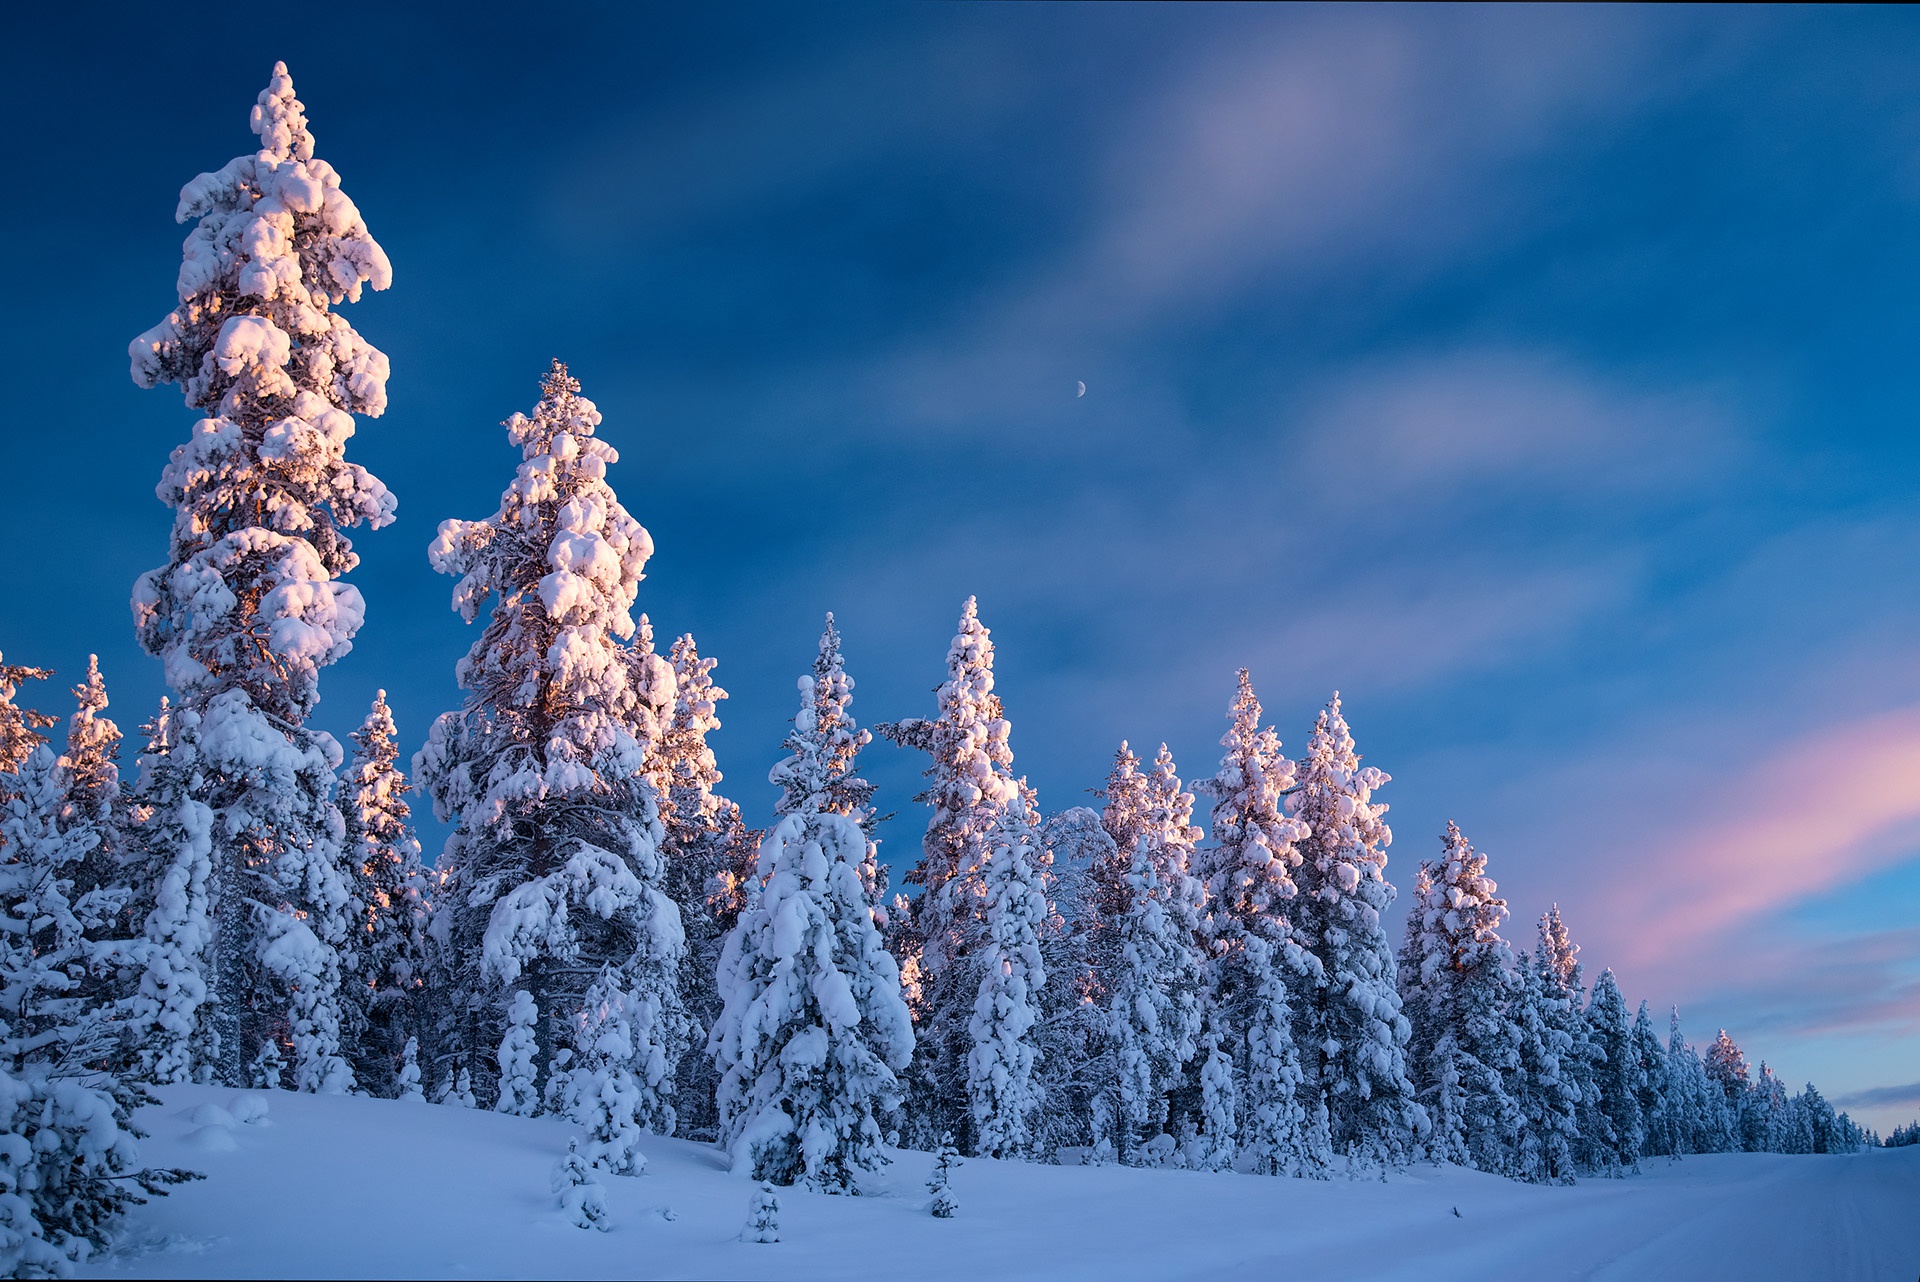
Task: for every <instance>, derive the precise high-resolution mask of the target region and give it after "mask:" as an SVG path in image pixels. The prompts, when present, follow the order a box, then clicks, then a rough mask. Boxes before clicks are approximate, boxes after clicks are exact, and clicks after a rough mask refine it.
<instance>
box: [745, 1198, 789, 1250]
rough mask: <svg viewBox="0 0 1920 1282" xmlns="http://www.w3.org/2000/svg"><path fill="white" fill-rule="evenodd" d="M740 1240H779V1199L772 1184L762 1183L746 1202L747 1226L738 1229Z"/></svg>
mask: <svg viewBox="0 0 1920 1282" xmlns="http://www.w3.org/2000/svg"><path fill="white" fill-rule="evenodd" d="M740 1240H741V1241H742V1242H778V1241H779V1240H780V1199H779V1198H777V1197H775V1196H774V1195H773V1185H771V1184H762V1185H761V1186H760V1187H759V1188H756V1189H755V1190H754V1191H753V1198H752V1200H751V1201H749V1202H748V1203H747V1226H746V1227H745V1228H743V1229H741V1230H740Z"/></svg>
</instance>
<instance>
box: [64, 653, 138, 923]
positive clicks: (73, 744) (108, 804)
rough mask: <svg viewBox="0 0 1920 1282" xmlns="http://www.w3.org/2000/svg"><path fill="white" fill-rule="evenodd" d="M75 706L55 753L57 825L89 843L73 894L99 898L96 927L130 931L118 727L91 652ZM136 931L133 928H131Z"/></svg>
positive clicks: (76, 690)
mask: <svg viewBox="0 0 1920 1282" xmlns="http://www.w3.org/2000/svg"><path fill="white" fill-rule="evenodd" d="M73 697H74V702H75V704H76V706H75V708H74V711H73V716H72V717H71V718H69V719H68V721H67V750H66V751H65V752H63V753H61V754H60V760H59V770H60V791H61V804H60V827H61V830H62V831H64V832H69V833H72V832H86V833H88V834H90V835H91V836H92V838H93V846H92V848H91V849H90V850H89V851H88V852H87V854H86V855H85V856H83V857H82V859H81V861H80V866H79V867H78V868H77V869H75V871H74V893H75V895H76V897H78V898H85V897H87V896H90V895H91V896H104V897H106V898H108V899H111V901H112V902H111V904H108V903H105V902H103V903H101V905H100V906H99V908H98V909H97V916H98V917H99V919H100V921H101V924H102V929H103V930H105V931H107V932H108V933H110V934H115V935H124V934H126V933H131V932H127V931H125V930H123V929H122V928H123V927H124V926H125V925H126V924H127V923H126V922H125V921H124V919H123V918H122V916H121V913H122V910H124V909H125V907H126V906H127V901H128V899H129V895H130V892H129V889H128V886H127V884H126V882H127V878H126V870H125V864H126V859H127V849H126V846H127V827H128V823H129V816H128V812H127V799H126V794H125V792H124V790H123V789H122V788H121V786H120V737H121V736H120V727H119V726H117V725H115V724H114V723H113V720H112V718H110V717H108V716H107V715H106V711H107V686H106V682H105V681H103V680H102V679H101V676H100V660H99V657H98V656H97V655H91V654H90V655H88V656H87V679H86V681H85V682H83V683H82V684H80V685H77V686H75V687H74V688H73ZM136 929H137V927H136Z"/></svg>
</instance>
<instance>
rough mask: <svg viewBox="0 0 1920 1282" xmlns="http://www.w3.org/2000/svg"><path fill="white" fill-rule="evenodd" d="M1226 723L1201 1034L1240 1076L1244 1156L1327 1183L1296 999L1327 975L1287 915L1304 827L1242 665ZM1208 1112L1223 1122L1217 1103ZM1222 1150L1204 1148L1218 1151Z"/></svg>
mask: <svg viewBox="0 0 1920 1282" xmlns="http://www.w3.org/2000/svg"><path fill="white" fill-rule="evenodd" d="M1227 719H1228V728H1227V733H1226V735H1225V736H1224V737H1223V738H1222V739H1221V740H1220V742H1221V745H1222V746H1223V747H1225V748H1226V753H1225V754H1224V755H1223V756H1222V757H1221V759H1220V769H1219V771H1218V772H1217V773H1216V774H1215V775H1214V777H1213V778H1212V779H1210V780H1208V781H1206V782H1205V783H1204V784H1202V785H1201V787H1202V789H1203V790H1204V791H1206V792H1207V793H1208V794H1209V795H1211V796H1212V797H1213V813H1212V820H1213V824H1212V828H1213V834H1212V836H1213V840H1212V844H1211V845H1210V846H1208V847H1206V848H1205V849H1203V850H1202V851H1201V852H1200V855H1199V862H1200V869H1201V875H1202V876H1203V877H1204V879H1205V885H1206V915H1205V917H1204V918H1203V919H1202V923H1201V929H1202V936H1203V938H1204V939H1205V940H1206V942H1207V945H1208V951H1209V957H1208V972H1209V973H1208V1002H1207V1028H1206V1032H1207V1034H1208V1035H1209V1036H1210V1037H1211V1039H1212V1043H1211V1044H1212V1045H1213V1046H1215V1047H1217V1048H1218V1049H1219V1050H1220V1051H1221V1052H1222V1053H1224V1054H1225V1055H1226V1056H1227V1057H1228V1059H1229V1061H1230V1062H1231V1063H1232V1065H1233V1068H1234V1093H1235V1095H1236V1102H1235V1111H1236V1112H1237V1116H1238V1119H1239V1125H1240V1134H1239V1135H1238V1136H1237V1137H1235V1139H1236V1142H1237V1144H1238V1148H1239V1151H1240V1153H1241V1154H1242V1155H1244V1156H1245V1157H1246V1158H1247V1159H1248V1160H1250V1161H1251V1162H1252V1164H1253V1167H1254V1169H1256V1170H1258V1171H1262V1172H1265V1173H1268V1174H1294V1175H1305V1176H1309V1177H1311V1178H1314V1179H1324V1178H1326V1171H1327V1168H1328V1165H1329V1163H1330V1160H1331V1157H1332V1141H1331V1139H1330V1136H1329V1134H1328V1129H1327V1128H1328V1119H1327V1113H1326V1109H1325V1108H1324V1106H1322V1105H1321V1104H1320V1103H1319V1101H1317V1100H1314V1101H1309V1100H1303V1099H1302V1098H1301V1092H1300V1090H1299V1085H1300V1082H1301V1072H1300V1056H1299V1051H1298V1049H1297V1048H1296V1046H1295V1043H1294V1007H1295V1005H1296V999H1295V993H1296V992H1301V991H1308V990H1310V989H1311V988H1312V986H1313V985H1314V984H1316V983H1318V982H1319V981H1320V978H1321V971H1320V965H1319V961H1318V959H1317V958H1315V957H1314V956H1313V954H1312V953H1310V952H1308V951H1307V950H1306V949H1304V948H1302V947H1301V946H1300V943H1299V940H1298V938H1297V937H1296V935H1295V931H1294V926H1293V922H1292V919H1291V917H1290V915H1289V913H1290V909H1291V901H1292V900H1293V899H1294V897H1295V895H1296V894H1297V888H1296V886H1295V884H1294V881H1293V869H1295V868H1297V867H1299V866H1300V858H1301V857H1300V853H1299V851H1298V850H1297V849H1296V843H1298V842H1300V841H1301V840H1302V839H1304V838H1305V837H1306V836H1307V826H1306V825H1305V824H1304V823H1302V822H1300V821H1299V820H1298V819H1295V818H1293V817H1292V816H1290V815H1288V814H1287V813H1286V810H1285V806H1284V796H1285V794H1286V792H1287V791H1288V790H1289V789H1291V788H1292V787H1293V786H1294V773H1293V770H1294V767H1293V763H1292V762H1291V761H1288V760H1287V759H1286V758H1285V757H1283V756H1281V755H1280V739H1279V737H1278V736H1277V735H1275V734H1274V732H1273V730H1272V729H1271V728H1263V727H1262V726H1261V725H1260V700H1259V699H1258V698H1257V697H1256V696H1255V695H1254V692H1253V681H1252V679H1251V678H1250V677H1249V676H1248V674H1247V670H1246V669H1245V668H1242V669H1240V673H1239V689H1238V690H1237V691H1236V693H1235V695H1234V699H1233V703H1232V704H1231V705H1230V706H1229V708H1228V710H1227ZM1201 1071H1202V1073H1203V1075H1204V1073H1205V1071H1206V1070H1205V1066H1204V1065H1202V1069H1201ZM1203 1080H1204V1079H1203ZM1207 1112H1208V1113H1209V1114H1210V1115H1211V1116H1214V1117H1219V1116H1223V1115H1224V1113H1223V1110H1221V1109H1220V1108H1218V1107H1217V1106H1214V1107H1210V1108H1208V1109H1207ZM1225 1142H1226V1137H1224V1136H1217V1135H1215V1136H1209V1137H1208V1139H1207V1145H1208V1147H1209V1149H1210V1150H1212V1151H1213V1152H1214V1153H1216V1154H1218V1153H1220V1152H1223V1151H1224V1145H1225ZM1216 1160H1217V1158H1216Z"/></svg>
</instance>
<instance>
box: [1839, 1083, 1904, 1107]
mask: <svg viewBox="0 0 1920 1282" xmlns="http://www.w3.org/2000/svg"><path fill="white" fill-rule="evenodd" d="M1833 1102H1834V1103H1835V1104H1837V1105H1839V1106H1840V1107H1841V1108H1884V1107H1886V1106H1887V1105H1889V1104H1920V1082H1908V1083H1907V1084H1906V1085H1904V1086H1875V1087H1873V1088H1871V1089H1869V1090H1864V1091H1851V1092H1849V1093H1848V1094H1845V1095H1842V1096H1840V1097H1839V1098H1838V1099H1836V1100H1834V1101H1833Z"/></svg>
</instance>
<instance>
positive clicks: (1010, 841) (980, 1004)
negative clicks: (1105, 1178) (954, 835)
mask: <svg viewBox="0 0 1920 1282" xmlns="http://www.w3.org/2000/svg"><path fill="white" fill-rule="evenodd" d="M1022 783H1024V780H1023V781H1022ZM989 850H990V853H989V854H988V855H987V862H986V867H985V868H984V869H983V870H982V881H983V882H984V883H985V891H986V896H985V904H984V906H983V909H982V912H983V915H984V922H983V924H984V927H985V929H984V930H983V932H982V934H983V940H982V947H981V950H980V970H981V975H980V988H979V992H978V993H977V994H976V996H975V998H974V1005H973V1020H972V1022H971V1023H970V1024H969V1026H968V1031H969V1033H971V1034H972V1037H973V1049H972V1050H971V1051H970V1052H969V1053H968V1055H967V1099H968V1102H969V1104H970V1106H971V1111H972V1114H973V1127H974V1144H975V1148H976V1151H977V1152H978V1153H979V1154H980V1155H981V1156H984V1157H1022V1156H1025V1155H1026V1154H1027V1153H1028V1152H1029V1151H1030V1148H1031V1146H1032V1141H1033V1132H1032V1127H1033V1120H1034V1114H1035V1112H1036V1111H1037V1110H1038V1109H1039V1107H1040V1091H1039V1089H1038V1083H1037V1082H1036V1081H1035V1078H1034V1026H1035V1024H1036V1023H1038V1021H1039V1018H1040V1010H1039V999H1040V991H1041V989H1042V988H1043V987H1044V986H1045V984H1046V966H1045V964H1044V963H1043V962H1042V960H1041V957H1040V934H1041V932H1042V931H1043V930H1044V929H1045V928H1046V920H1047V917H1048V916H1049V909H1048V905H1047V897H1046V894H1045V892H1044V891H1043V890H1042V889H1041V886H1042V882H1041V876H1042V874H1041V866H1040V863H1039V859H1040V849H1039V839H1038V838H1037V836H1036V835H1035V833H1034V824H1033V814H1032V812H1031V811H1030V810H1029V809H1028V800H1027V797H1026V795H1025V790H1024V788H1023V789H1022V790H1021V791H1020V792H1019V793H1017V794H1016V795H1015V797H1014V800H1013V803H1012V804H1011V805H1009V806H1008V807H1007V808H1006V809H1005V810H1004V811H1002V812H1001V814H1000V821H999V823H998V824H997V825H996V826H995V828H994V833H993V839H992V844H991V846H990V848H989Z"/></svg>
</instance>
